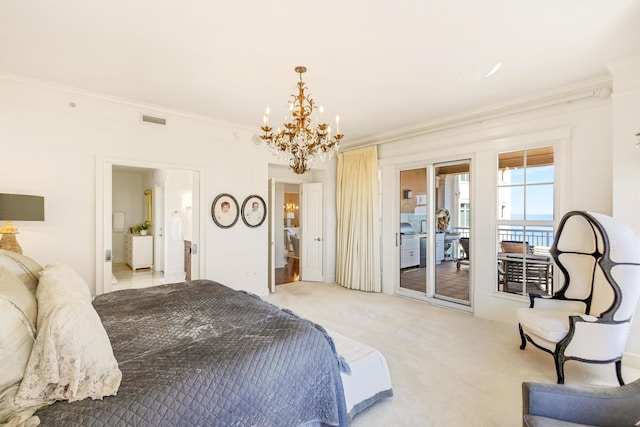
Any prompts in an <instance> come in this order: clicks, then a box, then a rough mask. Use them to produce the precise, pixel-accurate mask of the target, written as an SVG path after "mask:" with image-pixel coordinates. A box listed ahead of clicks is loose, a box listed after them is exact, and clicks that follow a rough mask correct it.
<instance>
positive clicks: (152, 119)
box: [142, 114, 167, 126]
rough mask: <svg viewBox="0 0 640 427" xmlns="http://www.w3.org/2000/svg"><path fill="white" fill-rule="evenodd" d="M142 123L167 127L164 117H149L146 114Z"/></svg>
mask: <svg viewBox="0 0 640 427" xmlns="http://www.w3.org/2000/svg"><path fill="white" fill-rule="evenodd" d="M142 121H143V122H147V123H153V124H156V125H162V126H166V124H167V119H163V118H162V117H153V116H148V115H146V114H143V115H142Z"/></svg>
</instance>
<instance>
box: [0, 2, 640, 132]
mask: <svg viewBox="0 0 640 427" xmlns="http://www.w3.org/2000/svg"><path fill="white" fill-rule="evenodd" d="M638 54H640V1H637V0H615V1H612V0H563V1H557V0H518V1H513V0H484V1H482V2H474V1H469V0H466V1H465V0H447V1H443V0H441V1H435V0H432V1H428V0H396V1H394V2H391V1H389V0H370V1H364V0H362V1H353V0H352V1H347V0H325V1H315V2H308V1H302V0H272V1H269V2H266V1H257V0H246V1H224V2H222V1H215V0H214V1H212V0H206V1H205V0H191V1H178V0H161V1H158V0H135V1H130V0H127V1H124V0H110V1H107V0H102V1H99V0H98V1H86V0H56V1H41V0H20V1H9V0H6V1H1V2H0V73H6V74H17V75H20V76H26V77H29V78H34V79H39V80H46V81H49V82H54V83H56V84H58V85H63V86H71V87H74V88H79V89H82V90H84V91H88V92H93V93H100V94H106V95H109V96H112V97H117V98H126V99H130V100H135V101H139V102H142V103H146V104H153V105H157V106H163V107H165V108H168V109H171V110H178V111H182V112H187V113H190V114H196V115H203V116H207V117H212V118H216V119H221V120H224V121H229V122H233V123H237V124H238V125H245V126H250V127H255V129H256V133H258V130H259V126H260V125H261V123H262V116H263V115H264V110H265V108H266V107H267V106H269V107H270V108H271V111H272V114H271V124H272V125H274V127H275V126H277V125H278V118H279V117H282V118H283V119H284V115H285V109H286V106H287V102H288V100H289V97H290V95H292V94H293V93H294V91H295V90H296V83H297V81H298V75H297V74H296V73H295V72H294V67H295V66H297V65H304V66H306V67H307V68H308V71H307V73H306V74H304V75H303V80H304V81H305V83H307V86H308V92H309V93H310V94H311V96H312V98H313V99H314V100H315V101H316V103H317V104H318V105H320V104H322V105H324V107H325V118H331V121H330V122H331V123H333V117H334V115H335V114H340V117H341V123H340V125H341V131H342V133H343V134H345V138H344V140H343V142H344V144H348V143H349V142H350V141H358V140H361V141H362V140H365V139H366V138H367V137H369V136H371V135H380V134H384V133H392V132H394V131H396V130H400V129H403V128H408V127H412V126H416V125H419V124H421V123H428V122H432V121H435V120H438V119H440V118H443V117H449V116H453V115H459V114H462V113H464V112H468V111H472V110H474V109H479V108H481V107H486V106H489V105H493V104H500V103H505V102H507V101H509V100H512V99H516V98H526V97H531V96H535V95H537V94H539V93H542V92H544V91H549V90H554V89H556V88H559V87H563V86H566V85H570V84H574V83H576V82H581V81H585V80H589V79H593V78H597V77H601V76H605V75H606V74H607V68H606V65H607V64H609V63H611V62H613V61H616V60H620V59H624V58H627V57H630V56H634V55H638ZM496 64H501V66H500V68H499V69H498V70H497V71H496V72H495V73H494V74H493V75H491V76H488V74H489V73H490V71H491V70H492V69H493V68H494V67H495V66H496ZM282 121H283V120H282Z"/></svg>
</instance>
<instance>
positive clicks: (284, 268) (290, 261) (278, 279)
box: [275, 183, 302, 285]
mask: <svg viewBox="0 0 640 427" xmlns="http://www.w3.org/2000/svg"><path fill="white" fill-rule="evenodd" d="M278 190H280V191H283V197H282V199H283V201H284V202H283V203H282V210H283V211H282V219H283V220H282V222H281V223H280V224H278V226H277V227H276V233H279V234H281V235H282V243H281V244H280V242H278V246H277V248H276V257H277V258H278V261H279V262H277V263H276V268H275V284H276V285H282V284H284V283H292V282H298V281H300V237H301V233H300V220H301V218H300V215H301V213H302V212H301V211H300V185H299V184H285V183H282V184H280V185H278V184H276V192H278ZM277 217H280V215H277ZM277 217H276V221H277ZM278 240H279V239H278Z"/></svg>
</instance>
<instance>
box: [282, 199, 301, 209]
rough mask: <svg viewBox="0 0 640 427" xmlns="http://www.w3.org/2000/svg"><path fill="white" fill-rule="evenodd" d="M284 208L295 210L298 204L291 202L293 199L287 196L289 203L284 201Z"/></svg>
mask: <svg viewBox="0 0 640 427" xmlns="http://www.w3.org/2000/svg"><path fill="white" fill-rule="evenodd" d="M284 210H285V212H295V211H297V210H298V205H296V204H295V203H293V200H291V196H289V203H285V205H284Z"/></svg>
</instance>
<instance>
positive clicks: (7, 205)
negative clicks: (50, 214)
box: [0, 193, 44, 221]
mask: <svg viewBox="0 0 640 427" xmlns="http://www.w3.org/2000/svg"><path fill="white" fill-rule="evenodd" d="M0 220H4V221H6V220H8V221H44V197H42V196H26V195H23V194H4V193H0Z"/></svg>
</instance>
